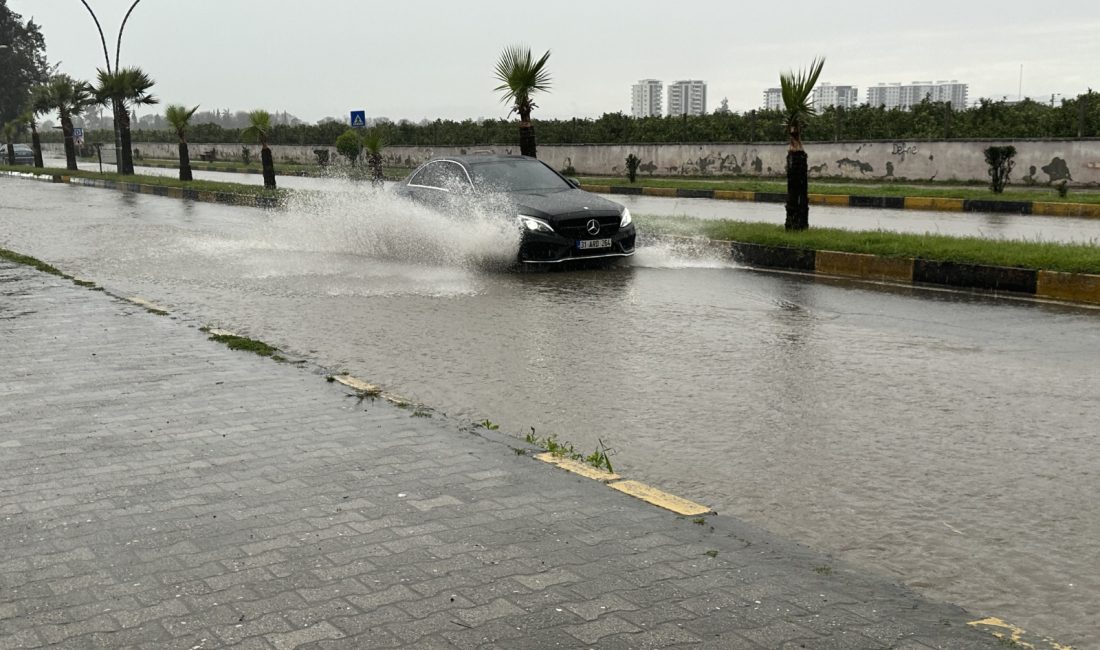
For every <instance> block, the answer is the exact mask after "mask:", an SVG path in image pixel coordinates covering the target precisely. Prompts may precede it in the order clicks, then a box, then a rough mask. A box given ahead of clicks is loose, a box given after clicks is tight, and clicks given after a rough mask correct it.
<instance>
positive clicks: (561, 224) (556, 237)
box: [395, 155, 635, 265]
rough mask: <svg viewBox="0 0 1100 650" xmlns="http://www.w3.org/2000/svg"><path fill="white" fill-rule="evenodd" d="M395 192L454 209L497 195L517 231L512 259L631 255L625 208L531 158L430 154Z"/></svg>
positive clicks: (632, 232)
mask: <svg viewBox="0 0 1100 650" xmlns="http://www.w3.org/2000/svg"><path fill="white" fill-rule="evenodd" d="M395 191H396V192H397V193H398V194H399V195H401V196H405V197H407V198H409V199H411V200H413V201H417V202H420V203H424V204H427V205H431V206H433V207H436V208H438V209H443V210H460V209H461V206H463V205H469V201H470V200H471V199H473V200H479V199H487V200H488V199H490V198H492V199H496V198H499V197H504V198H505V199H506V200H507V202H508V203H509V204H510V206H511V209H512V210H514V218H515V220H516V226H517V227H518V228H519V229H520V232H521V233H522V237H521V239H520V248H519V261H520V262H522V263H523V264H528V265H540V264H561V263H568V262H588V261H600V260H602V261H613V260H614V259H616V258H623V257H630V256H631V255H633V254H634V238H635V229H634V223H633V221H632V219H631V216H630V211H629V210H627V209H626V208H625V207H624V206H622V205H619V204H618V203H615V202H613V201H608V200H607V199H604V198H602V197H599V196H596V195H595V194H590V193H588V192H585V191H584V190H582V189H580V184H579V183H577V182H576V181H575V180H573V179H569V178H566V177H564V176H562V175H561V174H559V173H558V172H556V171H554V170H553V169H551V168H550V167H549V166H548V165H546V164H545V163H543V162H541V161H539V160H536V159H535V158H528V157H525V156H502V155H469V156H447V157H438V158H433V159H432V160H429V161H428V162H426V163H424V164H423V165H421V166H420V167H418V168H416V169H415V170H414V171H413V172H412V173H411V174H409V176H408V177H407V178H406V179H405V180H404V181H402V182H401V183H399V184H398V185H397V186H396V187H395ZM491 202H492V203H494V204H496V203H498V202H497V201H491ZM509 218H512V216H511V215H510V216H509Z"/></svg>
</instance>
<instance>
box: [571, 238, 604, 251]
mask: <svg viewBox="0 0 1100 650" xmlns="http://www.w3.org/2000/svg"><path fill="white" fill-rule="evenodd" d="M577 248H578V249H580V250H582V251H583V250H587V249H589V248H611V240H610V239H578V240H577Z"/></svg>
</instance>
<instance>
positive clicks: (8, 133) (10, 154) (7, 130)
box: [0, 120, 19, 165]
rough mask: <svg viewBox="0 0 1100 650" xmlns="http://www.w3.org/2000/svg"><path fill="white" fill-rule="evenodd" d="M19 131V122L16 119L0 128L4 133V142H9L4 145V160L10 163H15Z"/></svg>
mask: <svg viewBox="0 0 1100 650" xmlns="http://www.w3.org/2000/svg"><path fill="white" fill-rule="evenodd" d="M18 131H19V123H18V122H16V121H14V120H13V121H11V122H8V123H7V124H5V125H4V127H3V128H2V129H0V133H3V136H4V142H6V143H7V145H5V147H4V160H5V162H7V163H8V164H9V165H14V164H15V134H16V133H17V132H18Z"/></svg>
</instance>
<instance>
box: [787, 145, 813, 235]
mask: <svg viewBox="0 0 1100 650" xmlns="http://www.w3.org/2000/svg"><path fill="white" fill-rule="evenodd" d="M809 189H810V188H809V158H808V156H806V152H805V151H788V152H787V222H786V228H787V230H806V229H807V228H809V227H810V203H809V201H810V199H809Z"/></svg>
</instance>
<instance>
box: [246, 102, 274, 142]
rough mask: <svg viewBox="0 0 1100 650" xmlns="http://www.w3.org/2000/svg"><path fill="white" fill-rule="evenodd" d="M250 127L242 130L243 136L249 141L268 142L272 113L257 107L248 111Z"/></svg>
mask: <svg viewBox="0 0 1100 650" xmlns="http://www.w3.org/2000/svg"><path fill="white" fill-rule="evenodd" d="M248 122H249V124H248V127H246V128H245V129H244V130H243V131H241V138H243V139H245V140H247V141H249V142H256V141H259V142H266V141H267V134H268V133H269V132H270V131H271V113H268V112H267V111H265V110H263V109H257V110H254V111H250V112H249V113H248Z"/></svg>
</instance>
